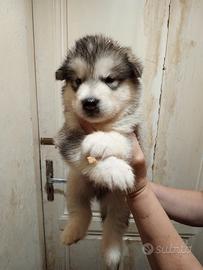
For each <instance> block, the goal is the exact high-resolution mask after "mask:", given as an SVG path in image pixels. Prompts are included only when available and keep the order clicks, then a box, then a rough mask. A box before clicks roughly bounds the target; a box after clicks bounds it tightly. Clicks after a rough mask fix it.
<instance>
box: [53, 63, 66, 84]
mask: <svg viewBox="0 0 203 270" xmlns="http://www.w3.org/2000/svg"><path fill="white" fill-rule="evenodd" d="M55 78H56V80H60V81H63V80H65V79H66V68H65V64H63V65H62V66H61V67H60V68H59V69H58V70H57V71H56V73H55Z"/></svg>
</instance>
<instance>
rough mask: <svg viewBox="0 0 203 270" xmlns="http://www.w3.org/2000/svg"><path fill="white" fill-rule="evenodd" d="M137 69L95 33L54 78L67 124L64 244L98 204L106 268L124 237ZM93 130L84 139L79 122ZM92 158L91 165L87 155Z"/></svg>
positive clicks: (61, 138)
mask: <svg viewBox="0 0 203 270" xmlns="http://www.w3.org/2000/svg"><path fill="white" fill-rule="evenodd" d="M141 71H142V69H141V66H140V64H139V63H138V61H137V60H136V58H135V57H134V56H133V54H132V52H131V50H130V49H129V48H126V47H121V46H120V45H119V44H118V43H117V42H115V41H113V40H112V39H110V38H107V37H104V36H101V35H96V36H86V37H83V38H81V39H79V40H78V41H77V42H76V44H75V46H74V48H72V49H71V50H70V51H68V54H67V57H66V59H65V61H64V63H63V64H62V66H61V67H60V68H59V69H58V70H57V71H56V79H57V80H63V81H64V82H65V84H64V86H63V88H62V95H63V104H64V116H65V123H64V126H63V127H62V129H61V130H60V131H59V133H58V135H57V138H56V145H57V146H58V147H59V149H60V153H61V155H62V157H63V158H64V160H65V161H66V162H67V163H68V165H69V168H70V169H69V178H68V179H69V181H68V191H67V202H68V211H69V221H68V224H67V226H66V227H65V229H64V232H63V234H62V241H63V243H64V244H67V245H71V244H73V243H75V242H76V241H78V240H80V239H82V238H83V237H84V236H85V234H86V232H87V229H88V226H89V223H90V220H91V200H92V199H93V198H94V197H95V196H96V197H97V199H98V200H99V202H100V206H101V215H102V219H103V240H102V247H103V254H104V257H105V260H106V263H107V264H108V265H117V264H118V263H119V261H120V256H121V246H122V236H123V234H124V232H125V230H126V228H127V224H128V218H129V210H128V207H127V206H126V203H125V198H124V195H123V192H126V191H127V190H128V189H132V188H133V185H134V181H135V177H134V175H133V171H132V168H131V166H130V165H129V164H130V162H131V155H132V142H131V136H130V135H131V133H132V132H134V131H135V130H138V127H139V124H140V121H141V117H140V96H141V88H140V77H141ZM81 121H82V122H87V123H88V124H89V125H91V127H92V128H93V129H94V130H95V132H93V133H91V134H89V135H86V134H85V132H84V130H83V129H82V128H81V125H80V123H81ZM89 156H90V157H94V158H96V162H94V163H92V164H89V163H88V160H87V157H89Z"/></svg>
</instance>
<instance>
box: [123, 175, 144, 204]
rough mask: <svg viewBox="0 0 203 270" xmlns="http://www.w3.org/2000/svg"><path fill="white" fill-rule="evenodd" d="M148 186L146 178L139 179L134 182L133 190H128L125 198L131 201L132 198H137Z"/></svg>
mask: <svg viewBox="0 0 203 270" xmlns="http://www.w3.org/2000/svg"><path fill="white" fill-rule="evenodd" d="M148 186H149V181H148V180H147V178H141V179H139V180H137V181H136V184H135V186H134V188H133V189H130V190H128V194H127V198H128V199H129V200H132V199H133V198H135V197H137V196H139V195H140V194H141V193H143V192H144V190H145V189H146V188H148Z"/></svg>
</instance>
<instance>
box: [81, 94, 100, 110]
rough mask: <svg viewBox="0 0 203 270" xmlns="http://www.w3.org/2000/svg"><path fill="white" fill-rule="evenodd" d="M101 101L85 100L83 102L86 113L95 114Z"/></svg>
mask: <svg viewBox="0 0 203 270" xmlns="http://www.w3.org/2000/svg"><path fill="white" fill-rule="evenodd" d="M98 103H99V99H97V98H94V97H89V98H85V99H83V101H82V107H83V109H84V110H85V111H88V112H93V111H95V110H96V109H98Z"/></svg>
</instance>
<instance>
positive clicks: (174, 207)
mask: <svg viewBox="0 0 203 270" xmlns="http://www.w3.org/2000/svg"><path fill="white" fill-rule="evenodd" d="M150 185H151V188H152V190H153V192H154V193H155V194H156V196H157V198H158V200H159V202H160V203H161V205H162V207H163V208H164V210H165V211H166V213H167V214H168V216H169V217H170V218H171V219H173V220H176V221H178V222H181V223H184V224H187V225H192V226H203V192H201V191H190V190H181V189H175V188H169V187H165V186H161V185H157V184H154V183H150Z"/></svg>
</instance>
